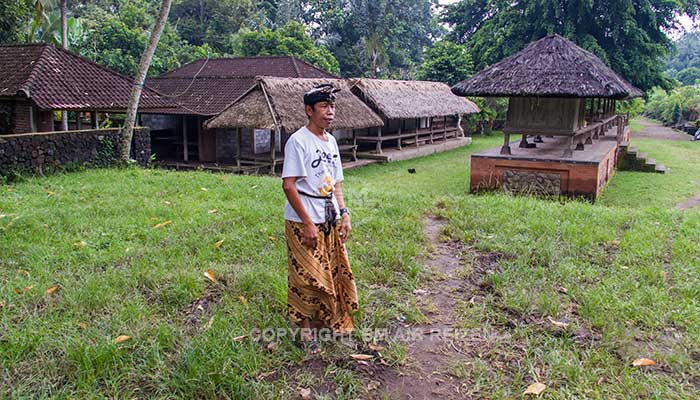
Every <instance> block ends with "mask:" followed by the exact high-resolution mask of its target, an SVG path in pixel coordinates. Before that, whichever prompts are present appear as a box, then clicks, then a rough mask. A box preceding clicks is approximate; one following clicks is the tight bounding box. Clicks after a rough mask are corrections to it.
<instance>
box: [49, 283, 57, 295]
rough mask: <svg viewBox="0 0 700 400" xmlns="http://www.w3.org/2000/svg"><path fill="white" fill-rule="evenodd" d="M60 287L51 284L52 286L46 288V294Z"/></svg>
mask: <svg viewBox="0 0 700 400" xmlns="http://www.w3.org/2000/svg"><path fill="white" fill-rule="evenodd" d="M57 289H58V285H54V286H51V287H50V288H48V289H46V294H51V293H53V292H55V291H56V290H57Z"/></svg>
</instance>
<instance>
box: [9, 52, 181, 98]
mask: <svg viewBox="0 0 700 400" xmlns="http://www.w3.org/2000/svg"><path fill="white" fill-rule="evenodd" d="M0 71H2V74H0V97H15V96H17V95H24V96H26V97H28V98H30V99H32V100H33V101H34V103H36V105H37V106H38V107H39V108H41V109H54V110H76V111H77V110H99V111H123V110H126V108H127V106H128V104H129V96H130V94H131V87H132V85H133V83H132V82H133V78H129V77H127V76H124V75H121V74H119V73H117V72H115V71H112V70H110V69H108V68H105V67H103V66H101V65H99V64H97V63H95V62H92V61H89V60H86V59H84V58H82V57H80V56H77V55H75V54H73V53H71V52H69V51H66V50H64V49H60V48H57V47H54V46H52V45H49V44H24V45H4V46H0ZM169 107H173V102H172V101H170V100H168V99H167V98H163V97H162V96H161V95H159V94H158V93H156V92H155V91H153V90H151V89H148V88H144V90H143V92H142V94H141V100H140V104H139V110H142V109H149V108H169Z"/></svg>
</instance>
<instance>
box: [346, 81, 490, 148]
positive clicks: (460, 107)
mask: <svg viewBox="0 0 700 400" xmlns="http://www.w3.org/2000/svg"><path fill="white" fill-rule="evenodd" d="M350 86H351V90H352V92H353V93H354V94H355V95H357V96H358V97H359V98H360V99H362V101H364V102H365V103H366V104H367V105H368V106H370V107H371V108H372V110H374V111H375V112H376V113H377V114H379V115H380V116H381V117H382V120H383V121H384V124H383V126H377V127H372V128H368V129H365V130H364V131H362V132H357V134H356V135H355V142H356V143H357V144H358V146H363V145H364V146H365V147H368V146H369V147H373V148H374V149H375V152H376V153H379V154H381V153H382V151H383V150H382V145H383V144H388V145H390V146H396V147H397V148H398V149H401V148H402V146H404V145H415V146H420V145H421V144H433V143H435V142H436V141H446V140H448V139H450V138H456V137H462V136H464V132H463V131H462V128H461V127H460V122H461V116H462V115H463V114H472V113H478V112H479V111H480V110H479V107H477V106H476V104H474V103H472V102H471V101H469V100H467V99H464V98H461V97H458V96H455V95H453V94H452V93H451V92H450V87H449V86H447V85H445V84H444V83H439V82H428V81H399V80H388V79H364V78H359V79H350Z"/></svg>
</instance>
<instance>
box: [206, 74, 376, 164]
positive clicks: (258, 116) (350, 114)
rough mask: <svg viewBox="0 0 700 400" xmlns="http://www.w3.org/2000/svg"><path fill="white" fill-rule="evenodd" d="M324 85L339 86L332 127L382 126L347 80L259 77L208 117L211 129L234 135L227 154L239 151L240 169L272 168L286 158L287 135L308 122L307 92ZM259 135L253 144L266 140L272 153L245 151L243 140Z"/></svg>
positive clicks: (207, 125)
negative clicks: (304, 101) (228, 103)
mask: <svg viewBox="0 0 700 400" xmlns="http://www.w3.org/2000/svg"><path fill="white" fill-rule="evenodd" d="M322 83H331V84H333V85H334V86H336V87H338V88H340V89H341V91H340V92H338V94H337V96H338V99H337V100H336V103H337V107H336V114H335V119H334V121H333V130H334V131H338V130H341V131H353V130H355V129H363V128H370V127H377V126H382V125H383V122H382V119H381V118H380V117H379V116H378V115H377V114H375V113H374V112H373V111H372V110H371V109H370V108H369V107H368V106H367V105H365V104H364V103H363V102H362V101H360V99H358V98H357V97H355V96H354V95H353V94H352V92H351V91H350V87H349V86H348V84H347V82H346V81H344V80H341V79H326V78H314V79H311V78H280V77H258V78H257V79H256V82H255V84H254V85H253V86H252V87H251V88H249V89H248V90H247V91H246V92H244V93H243V94H242V95H241V96H240V97H239V98H238V99H236V101H234V102H233V103H232V104H230V105H229V106H228V107H227V108H226V109H225V110H224V111H222V112H221V113H220V114H219V115H217V116H215V117H213V118H211V119H209V120H207V121H206V122H205V127H206V128H207V129H217V130H220V131H223V132H228V134H232V135H235V143H236V144H235V146H234V148H233V149H232V150H233V151H231V152H230V153H229V154H230V155H234V154H235V158H234V160H235V162H236V164H237V167H238V168H245V167H246V166H253V167H255V168H258V167H260V166H261V165H269V167H270V169H271V170H272V171H274V170H275V167H276V166H277V165H278V164H280V163H281V162H282V160H283V159H284V155H283V154H282V149H283V148H284V145H285V143H286V142H287V140H288V138H289V136H290V135H291V134H292V133H294V132H295V131H296V130H297V129H299V128H301V127H302V126H305V125H306V124H307V123H308V119H307V117H306V112H305V111H304V103H303V97H304V93H306V92H307V91H309V90H310V89H312V88H313V87H314V86H317V85H320V84H322ZM247 135H253V136H255V137H256V140H255V142H261V141H265V140H267V146H268V147H269V149H270V150H269V152H268V153H267V154H265V155H258V154H256V153H255V152H254V151H250V149H245V148H244V146H243V143H242V138H243V137H244V136H247ZM340 147H341V149H340V150H341V152H343V151H344V150H354V145H342V144H341V146H340Z"/></svg>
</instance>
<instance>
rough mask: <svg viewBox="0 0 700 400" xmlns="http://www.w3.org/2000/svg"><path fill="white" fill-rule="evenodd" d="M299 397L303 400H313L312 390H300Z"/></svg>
mask: <svg viewBox="0 0 700 400" xmlns="http://www.w3.org/2000/svg"><path fill="white" fill-rule="evenodd" d="M299 396H301V398H302V400H311V399H313V397H311V389H306V388H303V389H299Z"/></svg>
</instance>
